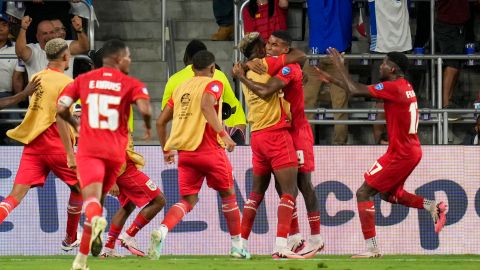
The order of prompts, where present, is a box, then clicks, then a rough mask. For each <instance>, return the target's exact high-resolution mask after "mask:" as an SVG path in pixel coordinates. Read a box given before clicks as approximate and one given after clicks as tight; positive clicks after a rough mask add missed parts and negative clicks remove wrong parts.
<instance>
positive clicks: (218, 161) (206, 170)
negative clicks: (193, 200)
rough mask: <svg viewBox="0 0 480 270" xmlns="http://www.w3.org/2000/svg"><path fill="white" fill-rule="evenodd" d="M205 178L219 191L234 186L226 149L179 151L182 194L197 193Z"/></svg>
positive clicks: (179, 183)
mask: <svg viewBox="0 0 480 270" xmlns="http://www.w3.org/2000/svg"><path fill="white" fill-rule="evenodd" d="M204 178H207V185H208V186H209V187H211V188H213V189H215V190H217V191H220V190H227V189H230V188H233V174H232V165H231V164H230V161H229V160H228V157H227V154H226V153H225V150H223V149H218V150H214V151H212V152H204V151H202V152H195V151H193V152H188V151H178V186H179V188H180V195H182V196H187V195H192V194H197V193H198V192H199V191H200V188H201V187H202V184H203V179H204Z"/></svg>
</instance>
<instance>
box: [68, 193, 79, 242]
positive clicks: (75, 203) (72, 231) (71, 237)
mask: <svg viewBox="0 0 480 270" xmlns="http://www.w3.org/2000/svg"><path fill="white" fill-rule="evenodd" d="M82 205H83V198H82V194H80V193H75V192H70V199H69V200H68V207H67V236H66V237H65V241H66V242H67V243H68V244H71V243H73V242H74V241H75V240H77V228H78V223H79V222H80V216H81V215H82Z"/></svg>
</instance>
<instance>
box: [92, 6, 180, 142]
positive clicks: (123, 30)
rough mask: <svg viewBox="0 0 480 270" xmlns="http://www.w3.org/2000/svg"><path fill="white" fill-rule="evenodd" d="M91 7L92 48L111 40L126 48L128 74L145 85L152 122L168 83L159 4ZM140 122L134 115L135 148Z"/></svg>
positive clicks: (153, 132) (139, 116)
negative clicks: (94, 17)
mask: <svg viewBox="0 0 480 270" xmlns="http://www.w3.org/2000/svg"><path fill="white" fill-rule="evenodd" d="M170 1H171V0H169V1H167V2H170ZM94 6H95V11H96V14H97V17H98V19H99V22H100V27H99V28H97V30H96V33H95V34H96V35H95V39H96V42H95V46H96V48H100V47H101V46H102V44H103V43H104V42H105V41H106V40H108V39H111V38H119V39H121V40H123V41H125V42H126V43H127V44H128V46H129V48H130V51H131V53H132V56H131V58H132V65H131V67H130V74H131V75H133V76H134V77H136V78H138V79H140V80H141V81H142V82H144V83H146V85H147V87H148V89H149V91H150V96H151V98H152V109H153V117H154V119H156V117H157V116H158V114H159V113H160V104H161V99H162V95H163V89H164V87H165V84H166V82H167V79H168V67H167V63H166V62H162V61H161V50H162V48H161V32H160V29H161V14H162V10H161V8H162V6H161V1H160V0H103V1H94ZM141 119H142V117H141V115H140V114H139V113H138V112H136V111H135V113H134V122H135V132H134V138H135V141H136V143H137V144H141V143H142V141H141V140H138V139H139V138H140V137H141V136H142V135H143V121H142V120H141ZM152 124H153V130H152V135H154V140H156V135H155V134H156V130H155V125H154V122H152ZM153 142H155V141H153ZM150 143H152V142H150Z"/></svg>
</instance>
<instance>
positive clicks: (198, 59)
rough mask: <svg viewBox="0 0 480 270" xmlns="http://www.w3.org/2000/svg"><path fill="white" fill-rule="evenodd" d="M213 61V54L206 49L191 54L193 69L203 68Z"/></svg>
mask: <svg viewBox="0 0 480 270" xmlns="http://www.w3.org/2000/svg"><path fill="white" fill-rule="evenodd" d="M213 63H215V56H214V55H213V53H211V52H209V51H207V50H203V51H199V52H197V53H196V54H195V55H194V56H193V68H194V69H195V70H204V69H205V68H207V67H208V66H210V65H211V64H213Z"/></svg>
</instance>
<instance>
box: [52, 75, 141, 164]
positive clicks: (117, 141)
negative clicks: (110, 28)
mask: <svg viewBox="0 0 480 270" xmlns="http://www.w3.org/2000/svg"><path fill="white" fill-rule="evenodd" d="M62 96H68V97H70V98H72V99H73V100H74V101H75V100H77V99H78V98H80V100H81V102H82V117H81V121H80V122H81V123H80V137H79V140H78V156H94V157H98V158H102V159H107V160H112V161H118V162H125V151H126V149H127V144H128V116H129V114H130V104H132V103H133V102H135V101H136V100H138V99H147V100H148V99H150V97H149V96H148V91H147V89H146V88H145V85H144V84H143V83H141V82H140V81H138V80H136V79H134V78H132V77H130V76H128V75H125V74H124V73H122V72H121V71H120V70H116V69H113V68H108V67H103V68H100V69H96V70H93V71H90V72H88V73H85V74H82V75H80V76H78V77H77V78H76V79H75V80H74V81H73V83H71V84H69V85H68V86H67V87H66V88H65V90H64V91H63V92H62V94H61V97H62Z"/></svg>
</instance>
